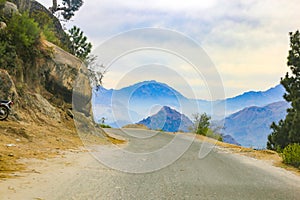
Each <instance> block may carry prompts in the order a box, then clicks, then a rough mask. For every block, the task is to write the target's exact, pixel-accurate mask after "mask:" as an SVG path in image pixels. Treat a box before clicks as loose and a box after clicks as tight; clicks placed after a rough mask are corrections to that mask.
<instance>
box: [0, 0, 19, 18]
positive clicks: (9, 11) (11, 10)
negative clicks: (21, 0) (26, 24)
mask: <svg viewBox="0 0 300 200" xmlns="http://www.w3.org/2000/svg"><path fill="white" fill-rule="evenodd" d="M2 13H3V15H4V16H5V17H11V16H12V15H13V14H16V13H19V10H18V7H17V6H16V4H14V3H12V2H9V1H6V2H5V4H4V7H3V8H2Z"/></svg>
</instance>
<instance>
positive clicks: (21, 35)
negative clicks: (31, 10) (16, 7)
mask: <svg viewBox="0 0 300 200" xmlns="http://www.w3.org/2000/svg"><path fill="white" fill-rule="evenodd" d="M7 30H8V33H9V34H10V35H11V40H12V41H13V43H14V44H15V46H16V47H17V48H18V49H22V50H23V51H27V50H29V49H31V48H32V47H34V46H35V45H36V44H37V43H38V41H39V38H40V29H39V27H38V24H37V23H36V22H35V21H34V19H32V18H30V17H29V14H28V13H27V12H25V13H24V14H22V15H19V14H14V15H13V16H12V18H11V19H10V21H9V23H8V25H7Z"/></svg>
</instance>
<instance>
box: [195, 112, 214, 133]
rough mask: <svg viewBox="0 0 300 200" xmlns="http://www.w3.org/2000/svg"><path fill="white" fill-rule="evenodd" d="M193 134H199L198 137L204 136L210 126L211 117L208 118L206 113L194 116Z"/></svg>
mask: <svg viewBox="0 0 300 200" xmlns="http://www.w3.org/2000/svg"><path fill="white" fill-rule="evenodd" d="M193 117H194V126H195V127H194V132H195V133H196V134H200V135H206V134H207V131H208V129H209V128H208V127H209V125H210V119H211V117H210V116H208V115H207V114H206V113H203V114H201V115H200V114H199V113H197V114H194V115H193Z"/></svg>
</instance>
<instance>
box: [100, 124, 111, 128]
mask: <svg viewBox="0 0 300 200" xmlns="http://www.w3.org/2000/svg"><path fill="white" fill-rule="evenodd" d="M100 127H101V128H111V126H110V125H107V124H100Z"/></svg>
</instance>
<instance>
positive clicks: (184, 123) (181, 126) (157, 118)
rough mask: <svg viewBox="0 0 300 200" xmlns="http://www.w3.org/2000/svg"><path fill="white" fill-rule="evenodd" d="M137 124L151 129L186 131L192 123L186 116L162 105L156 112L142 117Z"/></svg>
mask: <svg viewBox="0 0 300 200" xmlns="http://www.w3.org/2000/svg"><path fill="white" fill-rule="evenodd" d="M138 124H143V125H145V126H147V127H148V128H149V129H152V130H163V131H168V132H177V131H184V132H187V131H188V128H189V127H190V126H192V125H193V123H192V121H191V120H190V119H189V118H188V117H187V116H185V115H184V114H181V113H179V112H178V111H176V110H175V109H172V108H170V107H168V106H163V107H162V108H161V109H160V110H159V111H158V112H157V113H156V114H154V115H152V116H149V117H147V118H146V119H143V120H142V121H140V122H138Z"/></svg>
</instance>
